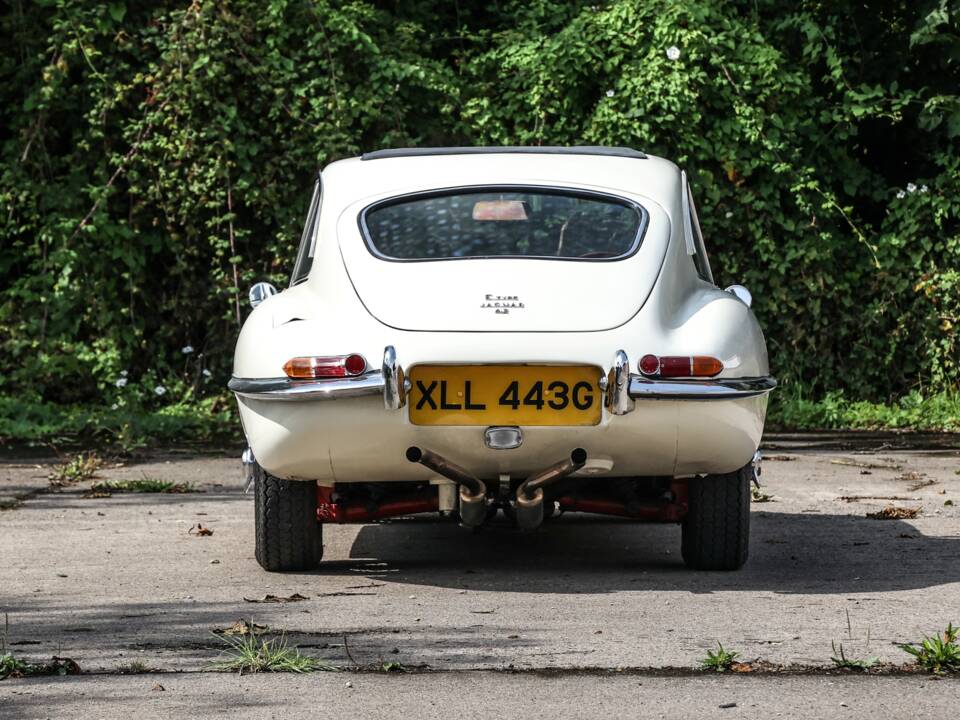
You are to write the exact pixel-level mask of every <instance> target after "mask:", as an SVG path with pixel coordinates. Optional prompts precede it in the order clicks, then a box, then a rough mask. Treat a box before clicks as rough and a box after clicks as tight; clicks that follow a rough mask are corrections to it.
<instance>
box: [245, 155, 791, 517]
mask: <svg viewBox="0 0 960 720" xmlns="http://www.w3.org/2000/svg"><path fill="white" fill-rule="evenodd" d="M503 186H510V187H512V186H523V187H531V188H555V189H564V190H572V191H586V192H591V193H599V194H602V195H605V196H613V197H616V198H622V199H624V200H626V201H629V202H630V203H635V204H636V205H638V206H640V207H642V208H643V209H644V210H645V212H646V214H647V216H646V220H647V225H646V228H645V231H644V233H643V237H642V242H641V243H640V245H639V248H638V249H637V250H636V252H635V253H634V254H632V255H630V256H628V257H625V258H623V259H619V260H612V261H579V262H578V261H558V260H557V259H555V258H529V257H526V258H519V259H518V258H510V257H496V258H490V257H485V258H473V259H462V260H423V261H404V262H396V261H392V260H387V259H384V258H382V257H378V256H377V255H376V254H374V253H373V252H371V250H370V249H369V248H368V245H367V243H366V241H365V239H364V237H363V235H362V231H361V226H360V223H359V221H358V218H359V217H360V214H361V212H362V211H363V210H364V209H365V208H367V207H369V206H371V205H373V204H375V203H378V202H380V201H382V200H385V199H389V198H396V197H399V196H408V195H411V194H416V193H423V192H427V191H433V190H437V189H440V188H467V187H471V188H474V187H479V188H484V187H503ZM698 233H699V228H698V226H697V218H696V211H695V209H694V208H693V205H692V200H691V198H690V196H689V190H688V187H687V183H686V179H685V175H684V174H683V173H682V172H681V170H680V169H679V168H678V167H677V166H676V165H674V164H673V163H671V162H669V161H667V160H664V159H660V158H656V157H650V156H643V155H642V154H641V153H637V152H633V151H625V150H624V151H621V150H618V149H608V148H602V149H595V148H579V149H578V148H570V149H563V150H556V149H538V148H526V149H524V148H512V149H511V148H505V149H500V150H493V149H482V150H477V149H459V150H458V149H444V150H439V151H434V152H429V151H428V152H425V153H418V152H403V151H398V152H390V151H386V152H382V153H373V154H371V155H368V156H364V158H362V159H361V158H353V159H348V160H342V161H338V162H334V163H332V164H331V165H329V166H327V167H326V168H325V169H324V170H323V172H322V201H321V202H320V204H319V216H318V218H317V219H316V222H314V223H313V225H312V228H310V227H308V235H307V237H306V238H305V242H306V243H307V245H308V249H309V255H310V256H311V257H312V265H311V268H310V271H309V274H308V276H307V277H306V279H305V280H303V281H302V282H298V283H297V284H295V285H293V286H292V287H290V288H288V289H286V290H284V291H283V292H280V293H279V294H276V295H274V296H271V297H268V298H267V299H266V300H265V301H264V302H262V303H260V304H259V306H257V307H256V308H255V309H254V311H253V312H252V313H251V314H250V316H249V317H248V319H247V320H246V322H245V324H244V326H243V329H242V331H241V333H240V337H239V340H238V342H237V346H236V355H235V358H234V371H233V374H234V378H233V380H232V381H231V385H230V387H231V389H232V390H234V392H235V393H236V395H237V399H238V402H239V408H240V417H241V420H242V423H243V429H244V432H245V434H246V437H247V441H248V444H249V446H250V448H251V449H252V453H253V455H254V456H255V458H256V462H258V463H259V465H260V466H261V467H262V468H263V469H264V470H265V471H266V472H267V473H270V474H271V475H274V476H276V477H278V478H283V479H288V480H303V481H312V482H316V483H317V484H318V485H320V486H322V487H323V486H326V487H332V486H334V485H337V486H341V485H345V484H350V483H368V482H379V483H388V482H404V481H406V482H413V481H421V482H431V481H432V482H435V483H437V484H440V485H442V484H444V483H445V482H447V481H446V480H444V479H443V478H442V477H440V476H438V475H437V473H436V472H433V471H431V470H430V469H429V468H428V467H424V466H423V465H420V464H417V463H413V462H408V461H407V459H406V458H405V452H406V451H407V449H408V448H410V447H411V446H417V447H422V448H429V449H430V450H432V451H434V452H435V453H437V454H438V455H440V456H442V457H444V458H448V459H450V460H451V461H453V462H455V463H456V464H457V465H459V466H462V467H463V468H466V469H467V470H469V471H470V472H471V473H473V474H474V475H476V476H477V477H479V478H484V479H491V480H493V479H498V478H499V479H500V480H501V481H502V480H503V479H504V478H505V477H509V478H524V477H526V476H528V475H530V474H532V473H536V472H537V471H540V470H542V469H543V468H544V467H545V466H547V465H549V464H551V463H554V462H555V461H557V460H558V459H562V458H564V457H567V456H568V455H569V453H570V451H571V448H575V447H582V448H584V449H585V450H586V451H587V453H588V455H589V460H588V461H587V462H586V464H585V465H584V466H583V467H581V468H580V469H579V470H578V471H577V474H578V475H580V476H587V475H589V476H590V477H591V478H593V477H602V476H607V477H636V476H666V477H670V478H684V477H692V476H697V475H703V474H719V473H730V472H733V471H736V470H737V469H739V468H742V467H744V466H745V465H748V464H749V463H750V462H751V459H752V458H753V457H754V455H755V453H756V451H757V448H758V445H759V443H760V438H761V434H762V431H763V423H764V415H765V411H766V403H767V397H766V393H767V392H768V391H769V390H770V389H772V388H773V387H774V386H775V384H776V383H775V381H774V380H773V379H772V378H770V377H769V367H768V362H767V352H766V347H765V344H764V338H763V334H762V332H761V330H760V327H759V325H758V323H757V321H756V319H755V317H754V315H753V313H752V311H751V310H750V307H749V305H748V303H749V294H747V293H745V292H744V293H741V296H743V297H744V298H745V299H746V302H744V300H743V299H741V296H738V295H737V294H735V293H734V292H728V291H724V290H722V289H720V288H718V287H716V286H715V285H714V284H713V283H712V282H711V281H710V280H709V278H710V275H709V265H708V264H707V262H706V257H705V255H704V251H703V248H702V241H701V240H700V239H699V237H698ZM697 253H699V255H700V257H699V258H698V259H699V261H700V265H701V267H706V268H707V269H706V271H705V273H704V272H703V271H701V272H700V273H698V267H697V266H696V265H695V263H694V258H693V256H694V255H696V254H697ZM704 274H705V275H706V277H704V276H703V275H704ZM501 305H502V307H501ZM498 310H507V312H498ZM352 353H358V354H361V355H362V356H363V357H364V358H365V359H366V361H367V367H368V370H367V371H366V372H365V373H363V374H362V375H360V376H358V377H352V378H342V379H318V380H312V381H295V380H290V379H288V378H286V377H284V372H283V367H284V363H286V362H287V361H288V360H290V359H291V358H294V357H303V356H340V355H349V354H352ZM385 353H386V362H385ZM647 354H654V355H658V356H700V355H706V356H712V357H715V358H717V359H719V360H720V361H721V362H722V364H723V370H722V372H721V373H720V374H719V375H718V376H716V377H713V378H708V379H680V380H664V379H657V378H650V377H646V376H644V375H642V374H641V373H640V372H639V371H638V368H637V361H638V360H639V359H640V358H641V357H642V356H644V355H647ZM504 363H508V364H516V365H528V364H532V365H544V366H550V365H585V366H595V367H596V368H599V369H600V373H599V374H600V375H602V379H600V380H599V381H598V383H597V387H596V388H595V390H596V392H597V394H598V397H602V398H603V399H604V407H603V409H602V416H601V418H600V421H599V423H598V424H596V425H593V426H587V427H584V426H529V427H526V426H522V425H521V426H520V427H519V431H520V433H521V437H522V443H521V444H520V445H519V447H515V448H513V449H499V448H495V447H489V446H488V442H487V441H486V439H485V437H486V436H485V430H486V429H487V428H486V426H485V425H480V426H470V425H458V426H447V425H430V426H424V425H416V424H413V423H412V422H411V419H410V415H409V403H407V402H406V397H405V395H406V393H405V392H404V390H405V386H406V388H407V389H409V385H410V383H409V380H408V379H407V378H406V376H407V375H409V373H410V372H411V370H412V369H414V368H416V367H417V366H419V365H423V364H431V365H433V364H439V365H488V364H504ZM590 481H591V480H589V479H587V480H585V481H584V482H590ZM441 504H442V503H441Z"/></svg>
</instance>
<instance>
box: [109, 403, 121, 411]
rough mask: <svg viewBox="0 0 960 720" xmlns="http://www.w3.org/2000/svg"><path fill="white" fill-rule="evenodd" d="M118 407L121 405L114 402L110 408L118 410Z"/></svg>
mask: <svg viewBox="0 0 960 720" xmlns="http://www.w3.org/2000/svg"><path fill="white" fill-rule="evenodd" d="M118 407H120V406H119V405H117V404H116V403H114V404H113V405H111V406H110V409H111V410H116V409H117V408H118Z"/></svg>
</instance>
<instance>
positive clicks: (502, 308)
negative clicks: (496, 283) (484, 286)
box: [480, 293, 526, 315]
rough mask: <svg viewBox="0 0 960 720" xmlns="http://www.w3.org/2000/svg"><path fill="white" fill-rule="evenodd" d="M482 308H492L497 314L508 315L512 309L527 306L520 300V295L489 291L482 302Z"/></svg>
mask: <svg viewBox="0 0 960 720" xmlns="http://www.w3.org/2000/svg"><path fill="white" fill-rule="evenodd" d="M480 307H481V309H491V310H493V312H494V313H496V314H497V315H508V314H510V311H511V310H520V309H521V308H524V307H526V306H525V305H524V304H523V303H522V302H520V297H519V296H518V295H491V294H489V293H487V295H486V296H484V299H483V302H482V303H480Z"/></svg>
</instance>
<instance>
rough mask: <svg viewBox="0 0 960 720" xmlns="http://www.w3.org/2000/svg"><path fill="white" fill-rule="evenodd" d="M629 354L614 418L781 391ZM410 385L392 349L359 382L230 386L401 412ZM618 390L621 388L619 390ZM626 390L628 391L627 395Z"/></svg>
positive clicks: (616, 375)
mask: <svg viewBox="0 0 960 720" xmlns="http://www.w3.org/2000/svg"><path fill="white" fill-rule="evenodd" d="M628 368H629V363H628V361H627V357H626V354H625V353H623V351H622V350H621V351H619V352H618V353H617V356H616V358H615V362H614V369H613V370H611V373H610V376H609V378H604V380H606V381H607V383H608V385H609V384H610V383H612V387H613V388H614V389H615V392H612V393H611V392H608V407H609V408H610V410H611V412H613V413H614V414H615V415H623V414H626V413H628V412H630V410H632V407H630V402H629V401H626V400H625V399H624V398H623V395H628V396H629V400H630V401H632V400H739V399H741V398H749V397H755V396H757V395H764V394H766V393H768V392H770V391H771V390H773V389H774V388H775V387H776V386H777V381H776V379H774V378H773V377H771V376H769V375H767V376H763V377H748V378H709V379H704V380H661V379H654V378H648V377H644V376H643V375H634V374H630V373H629V370H628ZM409 382H410V381H409V380H407V379H406V378H405V377H404V374H403V369H402V368H401V367H400V366H399V364H398V363H397V355H396V351H395V350H394V349H393V347H392V346H388V347H387V348H386V349H385V351H384V358H383V368H382V369H381V370H379V371H376V370H375V371H371V372H368V373H364V374H363V375H357V376H356V377H346V378H321V379H317V380H292V379H290V378H287V377H278V378H260V379H251V378H238V377H234V378H231V379H230V382H229V383H228V384H227V387H228V388H229V389H230V390H231V391H232V392H234V393H235V394H236V395H237V396H239V397H243V398H248V399H251V400H277V401H306V400H341V399H348V398H354V397H363V396H366V395H381V396H382V397H383V401H384V406H385V407H386V408H387V409H389V410H397V409H399V408H402V407H403V406H404V405H405V404H406V391H407V390H408V389H409ZM617 388H619V389H618V390H617ZM624 390H626V392H624Z"/></svg>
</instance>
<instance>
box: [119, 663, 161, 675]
mask: <svg viewBox="0 0 960 720" xmlns="http://www.w3.org/2000/svg"><path fill="white" fill-rule="evenodd" d="M117 672H118V673H120V674H121V675H143V674H144V673H148V672H153V671H152V670H151V669H150V668H149V667H148V666H147V664H146V663H145V662H143V661H142V660H133V661H131V662H128V663H127V664H126V665H120V666H119V667H118V668H117Z"/></svg>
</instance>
